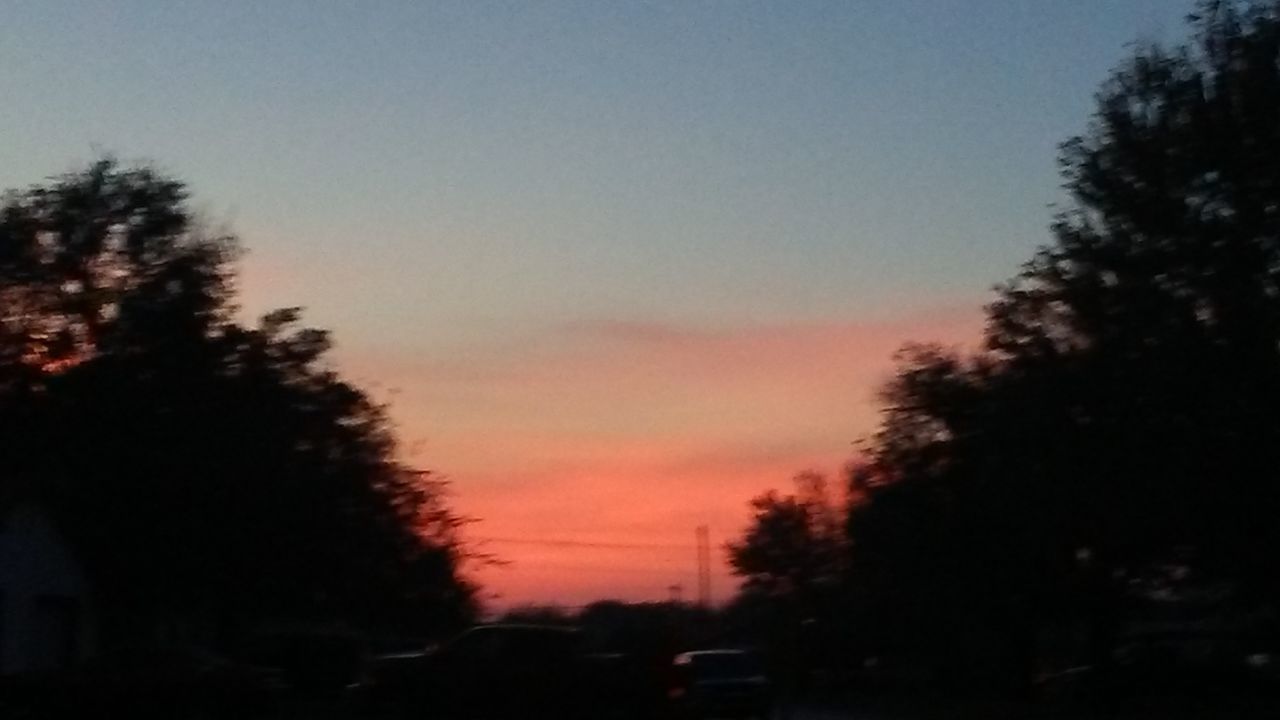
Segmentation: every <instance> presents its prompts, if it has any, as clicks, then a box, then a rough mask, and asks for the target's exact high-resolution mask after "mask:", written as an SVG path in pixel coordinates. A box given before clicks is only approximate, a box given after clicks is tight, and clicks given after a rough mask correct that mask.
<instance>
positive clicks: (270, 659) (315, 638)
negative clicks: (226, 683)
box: [239, 628, 373, 707]
mask: <svg viewBox="0 0 1280 720" xmlns="http://www.w3.org/2000/svg"><path fill="white" fill-rule="evenodd" d="M239 658H240V660H241V661H242V662H243V663H245V664H246V665H249V666H253V667H259V668H267V669H269V670H270V671H271V672H273V673H274V674H275V676H276V677H277V678H278V679H279V682H280V684H281V685H282V694H283V696H284V697H285V699H286V700H287V701H293V702H296V701H316V702H322V703H324V704H326V705H327V706H347V707H358V706H360V705H361V704H362V703H364V702H365V701H366V700H367V697H368V695H369V693H370V692H371V690H372V684H373V677H372V664H371V656H370V653H369V650H368V647H367V644H366V642H365V640H364V638H363V637H361V636H360V635H358V634H356V633H351V632H346V631H343V630H332V629H323V628H321V629H313V628H301V629H282V630H273V631H267V632H260V633H257V634H255V635H253V636H251V637H250V638H249V639H248V640H247V641H246V642H245V643H244V644H243V646H242V647H241V649H240V653H239Z"/></svg>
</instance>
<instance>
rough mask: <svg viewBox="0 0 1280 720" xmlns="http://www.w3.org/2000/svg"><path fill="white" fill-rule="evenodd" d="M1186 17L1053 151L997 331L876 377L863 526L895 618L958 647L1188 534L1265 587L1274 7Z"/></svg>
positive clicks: (1276, 151) (998, 313)
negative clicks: (970, 634)
mask: <svg viewBox="0 0 1280 720" xmlns="http://www.w3.org/2000/svg"><path fill="white" fill-rule="evenodd" d="M1192 22H1193V23H1194V26H1195V28H1196V35H1195V39H1194V42H1193V43H1191V44H1189V45H1187V46H1184V47H1179V48H1175V49H1165V48H1161V47H1158V46H1152V47H1145V48H1142V49H1140V50H1138V51H1137V52H1136V53H1135V55H1134V56H1133V57H1132V58H1131V59H1130V60H1129V61H1128V62H1127V63H1126V64H1125V65H1123V66H1122V67H1121V68H1119V69H1118V70H1116V71H1115V72H1114V74H1113V75H1112V77H1111V79H1110V80H1109V81H1108V82H1107V83H1106V84H1105V85H1104V86H1103V88H1102V90H1101V92H1100V93H1099V94H1098V98H1097V102H1098V107H1097V112H1096V114H1095V116H1094V119H1093V122H1092V123H1091V125H1090V126H1089V128H1088V131H1087V132H1086V133H1085V134H1084V135H1082V136H1080V137H1077V138H1073V139H1072V140H1070V141H1068V142H1067V143H1065V144H1064V145H1063V147H1062V154H1061V167H1062V174H1063V177H1064V179H1065V182H1066V188H1067V190H1068V191H1069V193H1070V198H1071V203H1070V205H1069V206H1068V207H1067V209H1065V210H1063V211H1062V212H1061V213H1060V214H1059V215H1058V217H1057V219H1056V221H1055V223H1054V225H1053V236H1054V241H1053V242H1052V244H1050V245H1048V246H1047V247H1044V248H1042V249H1041V250H1040V251H1039V252H1038V253H1037V254H1036V255H1035V257H1034V258H1033V259H1032V260H1031V261H1030V262H1029V263H1027V265H1026V266H1025V267H1024V268H1023V270H1022V272H1021V273H1020V274H1019V275H1018V276H1017V277H1016V278H1014V279H1013V280H1011V281H1010V282H1008V283H1007V284H1005V285H1003V286H1001V287H1000V288H998V296H997V299H996V300H995V302H993V303H992V304H991V305H990V306H989V308H988V325H987V331H986V336H985V340H986V343H985V349H984V350H982V351H981V352H978V353H976V354H973V355H970V356H966V355H963V354H959V353H957V352H953V351H948V350H945V349H941V348H937V347H929V346H923V347H914V348H909V349H908V350H907V351H905V352H904V354H903V356H902V358H901V365H900V370H899V372H898V375H897V377H896V378H895V379H894V380H893V381H892V382H891V383H890V384H889V386H888V387H887V388H886V390H885V393H884V399H885V402H886V410H885V414H884V421H883V424H882V426H881V429H880V430H879V431H878V433H877V434H876V435H875V436H874V437H873V438H872V439H871V442H870V443H869V446H868V452H867V458H866V461H865V464H864V466H863V468H862V470H861V472H860V474H859V475H858V476H857V478H858V487H859V488H860V489H861V490H862V491H863V492H864V493H865V496H866V498H867V499H866V501H865V502H863V503H862V504H860V505H859V507H858V508H856V510H855V512H853V513H852V515H851V518H850V522H849V532H850V537H851V543H852V547H853V550H854V552H853V556H852V558H853V573H852V577H853V579H854V581H855V582H856V583H857V584H859V585H860V586H861V588H862V589H863V591H864V592H865V593H866V594H867V595H869V596H871V597H874V598H877V599H878V600H879V604H878V605H877V608H878V609H879V610H881V611H883V612H884V613H885V615H886V616H887V617H895V616H896V617H898V618H900V619H901V623H900V625H899V627H898V629H897V630H898V632H899V634H900V635H906V634H908V633H910V632H911V631H913V630H914V631H916V635H917V636H922V635H928V636H931V639H932V641H933V643H934V644H935V645H943V644H946V643H952V644H954V643H956V642H958V641H959V640H958V639H957V638H955V637H954V634H953V633H951V632H948V631H947V628H949V627H954V623H955V622H958V621H960V620H961V619H964V620H965V621H967V622H973V621H975V620H976V621H978V622H982V618H984V617H985V618H987V619H989V620H990V622H993V623H1002V624H1003V625H1004V626H1005V627H1007V628H1010V632H1011V633H1013V634H1015V635H1016V634H1017V632H1019V630H1018V629H1017V626H1018V624H1019V623H1020V622H1022V621H1023V620H1028V618H1029V616H1034V617H1038V618H1040V619H1041V620H1043V619H1044V618H1047V617H1052V616H1054V615H1055V614H1061V613H1063V612H1071V611H1072V608H1071V607H1070V606H1072V605H1074V606H1075V607H1076V608H1077V609H1078V608H1080V607H1085V606H1087V605H1088V604H1089V603H1088V602H1085V601H1082V600H1081V598H1080V597H1079V596H1078V595H1077V594H1074V593H1076V592H1077V590H1078V589H1079V588H1081V587H1086V586H1087V587H1090V588H1092V590H1091V591H1090V592H1094V593H1097V592H1104V593H1105V592H1115V591H1118V589H1119V588H1118V587H1112V588H1111V590H1110V591H1108V590H1106V589H1105V587H1103V586H1105V583H1102V585H1101V586H1100V585H1099V583H1098V582H1096V581H1093V580H1088V579H1086V578H1083V577H1082V574H1083V573H1085V571H1084V570H1083V569H1082V568H1081V567H1080V564H1079V562H1078V561H1077V558H1079V557H1086V556H1087V557H1089V558H1092V559H1093V560H1095V561H1096V562H1094V563H1092V564H1091V569H1090V570H1089V572H1090V573H1094V574H1096V573H1102V574H1104V575H1105V574H1108V573H1109V574H1110V575H1109V576H1110V577H1116V578H1121V579H1123V578H1124V577H1126V576H1130V575H1133V574H1135V573H1138V572H1140V570H1141V568H1143V567H1146V566H1148V565H1150V564H1152V563H1158V562H1161V560H1162V559H1163V558H1167V557H1169V556H1170V555H1171V554H1173V553H1177V552H1185V550H1186V549H1187V548H1192V549H1194V553H1195V555H1196V557H1197V558H1198V560H1197V562H1198V563H1200V564H1201V565H1202V569H1204V570H1205V571H1206V572H1209V573H1211V574H1217V575H1219V576H1224V577H1229V578H1231V579H1232V580H1233V581H1235V582H1237V583H1238V584H1239V586H1240V587H1242V588H1246V589H1249V590H1251V591H1252V592H1255V593H1266V594H1268V596H1270V597H1273V598H1274V593H1275V591H1276V589H1277V587H1276V580H1275V578H1276V577H1277V573H1276V570H1277V568H1276V566H1275V563H1276V558H1277V557H1280V554H1278V553H1280V531H1278V530H1277V528H1276V525H1275V523H1274V517H1275V516H1276V514H1277V511H1280V492H1277V486H1276V474H1275V468H1276V467H1280V419H1278V418H1277V416H1276V415H1275V413H1274V408H1275V407H1277V405H1278V404H1280V63H1278V61H1280V4H1277V3H1265V4H1261V3H1260V4H1254V5H1251V6H1248V7H1241V6H1240V5H1239V4H1236V3H1230V2H1211V3H1204V4H1203V5H1202V9H1201V12H1200V13H1199V14H1198V15H1197V16H1195V17H1194V18H1193V19H1192ZM1122 584H1123V582H1121V585H1122ZM1100 588H1101V589H1100ZM1024 629H1025V628H1024ZM917 639H920V638H919V637H917ZM1023 640H1025V638H1023Z"/></svg>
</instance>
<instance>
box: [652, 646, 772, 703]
mask: <svg viewBox="0 0 1280 720" xmlns="http://www.w3.org/2000/svg"><path fill="white" fill-rule="evenodd" d="M672 670H673V672H672V686H671V689H670V691H669V693H668V697H669V698H670V700H671V704H672V707H673V710H675V714H676V715H677V716H679V717H683V718H713V717H715V718H720V717H730V718H742V717H756V718H767V717H769V716H770V715H771V714H772V711H773V694H772V688H771V686H770V683H769V679H768V678H767V677H766V676H765V672H764V667H763V664H762V663H761V662H760V660H759V658H758V657H757V656H756V655H755V654H754V653H752V652H749V651H746V650H737V649H720V650H697V651H692V652H684V653H680V654H679V655H677V656H676V657H675V659H674V660H673V661H672Z"/></svg>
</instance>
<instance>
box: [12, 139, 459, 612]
mask: <svg viewBox="0 0 1280 720" xmlns="http://www.w3.org/2000/svg"><path fill="white" fill-rule="evenodd" d="M186 199H187V194H186V190H185V188H184V187H183V186H182V185H181V184H180V183H178V182H176V181H174V180H171V179H169V178H166V177H164V176H162V175H160V174H158V173H156V172H155V171H153V170H151V169H148V168H139V169H127V168H122V167H120V166H119V165H118V164H117V163H116V162H114V161H113V160H110V159H106V160H101V161H99V162H97V163H95V164H94V165H92V166H91V167H89V168H88V169H86V170H84V171H82V172H76V173H72V174H69V175H65V176H62V177H60V178H56V179H55V180H53V181H51V182H50V183H49V184H47V185H43V186H36V187H33V188H30V189H27V190H24V191H19V192H10V193H9V194H7V195H6V197H5V200H4V203H3V208H2V209H0V309H2V310H3V317H2V318H0V430H2V431H3V432H4V433H5V436H6V437H7V438H10V439H11V440H10V441H9V442H7V443H5V446H4V448H3V449H2V450H0V467H2V468H3V472H2V473H0V476H2V477H5V478H6V482H7V483H8V484H9V485H10V487H9V488H8V491H9V492H10V493H16V494H29V495H34V496H36V497H38V498H40V499H41V500H42V501H43V502H45V503H46V504H48V505H49V506H50V507H51V508H53V509H54V510H56V515H57V517H58V518H60V519H61V520H62V522H63V524H64V525H65V529H66V531H67V532H68V534H69V535H71V536H72V537H73V538H74V539H75V541H76V545H77V547H78V548H80V549H81V550H82V554H83V555H84V556H85V559H86V561H87V562H88V564H89V566H90V567H91V568H92V569H93V570H94V571H95V573H96V575H97V577H98V580H99V583H100V586H101V588H102V589H103V591H104V592H103V594H104V596H105V597H106V598H108V599H109V600H110V601H111V602H113V603H115V605H116V606H117V607H119V608H125V607H127V608H129V609H130V611H131V612H132V613H133V614H137V615H142V616H147V615H155V614H157V613H160V614H164V613H170V614H174V615H177V616H183V615H190V614H192V613H195V614H198V615H201V616H203V617H216V618H217V619H218V621H219V622H245V621H249V620H252V619H254V618H258V619H261V618H263V617H270V616H273V615H275V616H279V615H285V616H291V615H298V614H306V613H313V614H323V615H328V616H332V617H339V618H343V619H348V620H353V621H362V622H372V621H373V620H374V619H379V620H380V621H382V622H404V623H410V624H418V625H439V624H444V623H448V622H457V621H459V620H461V619H462V618H463V617H464V616H466V615H467V614H468V613H469V612H470V608H471V605H472V589H471V588H470V586H469V585H468V584H467V583H466V582H465V581H464V580H463V579H462V577H461V576H460V574H459V571H460V568H459V565H460V563H461V562H462V560H463V558H464V552H463V549H462V547H461V545H460V544H459V541H458V535H457V530H458V527H459V524H460V523H461V520H460V519H459V518H458V517H457V516H455V515H454V514H453V513H452V512H451V511H450V510H449V508H448V506H447V504H446V502H445V497H444V488H443V485H442V484H441V483H439V482H437V481H435V480H433V479H432V478H431V477H430V476H429V475H428V474H426V473H424V472H421V471H417V470H414V469H412V468H410V467H408V466H406V465H404V464H403V463H402V462H401V461H400V460H399V459H398V453H397V447H396V442H395V435H394V430H393V428H392V426H391V424H390V422H389V420H388V419H387V416H386V414H385V411H384V409H383V408H382V407H381V406H380V405H378V404H377V403H376V402H374V401H372V400H371V399H370V398H369V397H368V396H366V395H365V394H364V393H363V392H362V391H360V390H359V389H358V388H356V387H354V386H352V385H351V384H349V383H348V382H346V381H345V380H343V379H342V378H341V377H340V376H339V375H338V373H337V372H336V371H335V370H334V369H333V368H332V367H331V366H330V365H329V363H328V361H327V353H328V350H329V348H330V341H329V337H328V335H327V333H325V332H324V331H320V330H314V329H309V328H303V327H300V326H299V325H298V319H299V313H298V311H297V310H296V309H286V310H278V311H275V312H272V313H269V314H267V315H266V316H265V317H263V318H262V319H261V321H260V322H259V323H258V324H257V325H255V326H245V325H243V324H241V323H240V322H238V321H237V320H236V317H235V316H236V308H235V306H234V305H233V298H234V282H233V281H234V266H233V261H234V260H235V259H236V257H237V255H238V242H237V240H236V238H235V237H234V236H231V235H228V234H217V233H212V232H210V231H208V230H207V229H206V228H204V227H203V226H201V225H200V224H199V223H196V222H195V221H194V220H193V218H192V215H191V213H190V211H189V210H188V208H187V204H186Z"/></svg>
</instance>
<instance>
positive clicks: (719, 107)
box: [0, 0, 1190, 608]
mask: <svg viewBox="0 0 1280 720" xmlns="http://www.w3.org/2000/svg"><path fill="white" fill-rule="evenodd" d="M1189 9H1190V5H1189V3H1187V2H1182V1H1181V0H1079V1H1075V2H1061V1H1060V0H1018V1H1016V2H1007V1H1005V0H936V1H932V2H925V1H924V0H895V1H894V2H884V1H882V0H845V1H843V2H817V1H812V2H807V1H799V0H791V1H787V2H782V1H779V2H752V1H748V0H742V1H740V2H728V1H721V2H699V1H696V0H685V1H681V2H599V1H596V0H592V1H589V2H550V1H544V2H480V1H478V0H468V1H465V2H443V1H442V2H392V1H390V0H377V1H370V2H358V3H357V2H345V3H339V2H312V1H308V2H290V1H287V0H277V1H274V2H269V3H264V2H247V1H244V2H242V1H235V0H221V1H217V2H215V1H209V2H191V1H184V2H171V3H155V2H106V1H104V2H84V3H70V2H56V1H54V0H39V1H35V2H27V1H25V0H0V98H3V101H2V102H0V132H2V135H0V138H2V142H0V187H4V188H12V187H24V186H27V185H30V184H33V183H37V182H40V181H41V180H43V179H44V178H47V177H49V176H51V175H55V174H58V173H61V172H64V171H68V170H72V169H74V168H76V167H78V166H80V165H82V164H83V163H85V162H88V161H90V160H92V159H93V158H95V157H97V156H99V155H100V154H102V153H106V152H109V153H112V154H115V155H116V156H118V157H120V158H122V159H124V160H127V161H142V162H149V163H153V164H155V165H157V166H158V167H160V168H162V169H164V170H165V171H167V172H169V173H171V174H173V175H175V176H177V177H180V178H182V179H184V180H185V181H187V182H188V183H189V184H190V187H191V189H192V192H193V203H194V205H195V207H196V208H197V210H198V211H199V212H200V213H201V215H202V216H204V217H205V218H207V219H209V220H210V221H211V222H214V223H216V224H225V225H227V226H229V227H230V228H232V229H234V231H235V232H236V233H237V234H238V235H239V236H240V237H241V239H242V241H243V243H244V245H245V247H246V249H247V251H248V252H247V254H246V256H245V257H244V258H243V260H242V261H241V281H240V289H241V305H242V312H243V313H244V316H245V317H246V318H253V317H256V316H257V315H260V314H261V313H263V312H265V311H267V310H269V309H271V308H275V307H283V306H302V307H304V308H305V309H306V313H305V318H306V320H307V321H308V322H309V323H311V324H313V325H315V326H318V327H323V328H328V329H330V330H332V331H333V334H334V338H335V340H336V343H337V347H336V351H335V362H336V363H337V365H338V366H339V368H340V369H341V370H342V371H343V372H344V373H346V374H347V375H348V376H350V377H352V378H354V379H355V380H357V381H358V382H359V383H361V384H362V385H363V386H365V387H366V388H368V389H369V391H370V392H371V393H372V394H374V395H375V396H376V397H378V398H380V399H383V400H385V401H387V402H388V403H390V406H391V413H392V416H393V418H394V420H395V421H396V423H397V427H398V429H399V432H400V436H401V438H402V440H403V445H404V452H405V454H406V457H408V458H409V459H411V460H412V461H413V462H414V463H416V464H418V465H420V466H423V467H428V468H431V469H433V470H434V471H436V472H438V473H439V474H441V475H443V476H445V477H447V478H448V479H449V480H450V481H451V492H452V500H451V501H452V503H453V505H454V506H455V508H456V509H457V510H458V511H459V512H461V513H462V514H464V515H467V516H469V517H473V518H476V519H477V521H476V522H475V523H473V524H472V525H470V526H469V527H468V529H467V536H468V538H469V539H470V540H471V541H472V542H474V543H475V544H476V547H478V548H480V549H483V550H484V551H486V552H490V553H492V554H494V555H495V556H497V557H499V558H501V559H503V560H505V561H506V563H505V564H504V565H503V566H501V567H488V568H473V569H472V572H474V573H475V577H476V578H477V579H478V580H479V581H480V582H481V583H482V584H483V585H484V593H485V598H486V599H487V601H488V602H489V604H490V606H491V607H493V608H502V607H511V606H514V605H520V604H526V603H558V604H562V605H566V606H574V605H580V604H583V603H586V602H589V601H591V600H594V599H600V598H619V599H625V600H656V599H663V598H666V597H667V596H668V593H669V590H668V588H669V587H670V586H672V585H676V584H679V585H682V586H683V587H684V588H685V595H686V597H688V596H691V595H692V593H693V591H694V589H695V588H696V584H697V583H696V564H695V563H696V561H695V552H694V532H695V528H696V527H698V526H700V525H706V526H707V527H708V528H709V529H710V534H711V539H712V543H713V544H714V546H715V547H714V548H713V558H714V566H715V567H714V580H713V593H714V596H715V599H717V600H720V601H723V600H725V599H726V598H727V597H729V595H730V594H731V593H732V591H733V587H734V581H733V580H732V578H731V577H730V576H729V573H728V571H727V568H726V566H725V562H724V560H725V553H724V552H723V550H722V545H723V543H724V542H726V541H728V540H730V539H732V538H734V537H736V536H737V535H738V534H740V533H741V532H742V530H743V528H744V527H745V525H746V523H747V521H748V520H749V509H748V505H747V503H748V501H749V500H750V498H751V497H752V496H754V495H756V494H758V493H760V492H762V491H764V490H766V489H768V488H771V487H777V488H781V489H785V488H787V487H788V485H789V483H790V478H791V477H792V476H793V475H795V474H796V473H798V472H800V471H803V470H808V469H812V470H817V471H820V472H823V473H826V474H827V475H828V476H829V477H830V478H832V482H833V483H835V484H837V485H838V484H839V478H840V475H841V472H842V468H843V466H844V465H845V463H846V462H847V461H848V460H849V459H850V458H851V457H853V454H854V452H855V444H854V443H855V442H856V441H857V440H858V439H859V438H861V437H863V436H865V435H866V434H868V433H869V432H871V431H873V430H874V428H875V424H876V421H877V412H878V410H877V401H876V389H877V387H878V386H879V385H880V384H881V383H883V382H884V381H885V380H886V379H887V378H888V377H889V376H890V374H891V373H892V370H893V362H892V356H893V353H894V351H895V350H896V349H897V348H899V347H900V346H901V345H902V344H903V343H905V342H909V341H937V342H941V343H943V344H948V345H958V346H967V345H971V344H973V343H974V342H975V341H976V340H977V338H978V336H979V333H980V331H981V325H982V305H983V303H985V302H987V301H988V300H989V299H990V297H991V293H990V288H991V287H992V286H993V285H994V284H995V283H997V282H999V281H1001V280H1002V279H1004V278H1007V277H1009V276H1011V275H1012V274H1014V273H1016V272H1017V269H1018V266H1019V265H1020V264H1021V263H1022V262H1023V261H1024V260H1026V259H1027V258H1028V257H1029V256H1030V253H1031V252H1032V251H1033V250H1034V248H1035V247H1036V246H1037V245H1040V244H1042V243H1044V242H1046V241H1048V239H1049V235H1048V232H1047V225H1048V223H1049V221H1050V219H1051V216H1052V212H1053V210H1052V208H1053V205H1054V204H1055V203H1060V202H1062V201H1063V199H1064V198H1063V195H1062V192H1061V191H1060V189H1059V185H1060V181H1059V178H1058V176H1057V174H1056V164H1055V157H1056V147H1057V145H1058V143H1060V142H1062V141H1064V140H1066V139H1067V138H1068V137H1070V136H1071V135H1073V134H1076V133H1079V132H1082V131H1083V130H1084V129H1085V128H1086V126H1087V122H1088V118H1089V114H1090V112H1091V111H1092V105H1091V103H1092V97H1093V93H1094V92H1095V91H1096V89H1097V87H1098V85H1099V84H1100V83H1101V82H1102V81H1103V80H1104V79H1105V77H1106V75H1107V72H1108V70H1109V69H1110V68H1112V67H1114V66H1115V65H1116V64H1117V63H1119V62H1120V61H1121V60H1122V59H1123V58H1124V57H1125V55H1126V53H1127V52H1128V51H1129V49H1130V48H1131V47H1132V44H1133V43H1135V42H1139V41H1141V42H1148V41H1165V42H1176V41H1179V40H1180V39H1181V38H1182V37H1183V35H1184V31H1185V29H1184V26H1183V23H1182V16H1183V15H1185V14H1186V12H1187V11H1188V10H1189Z"/></svg>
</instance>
